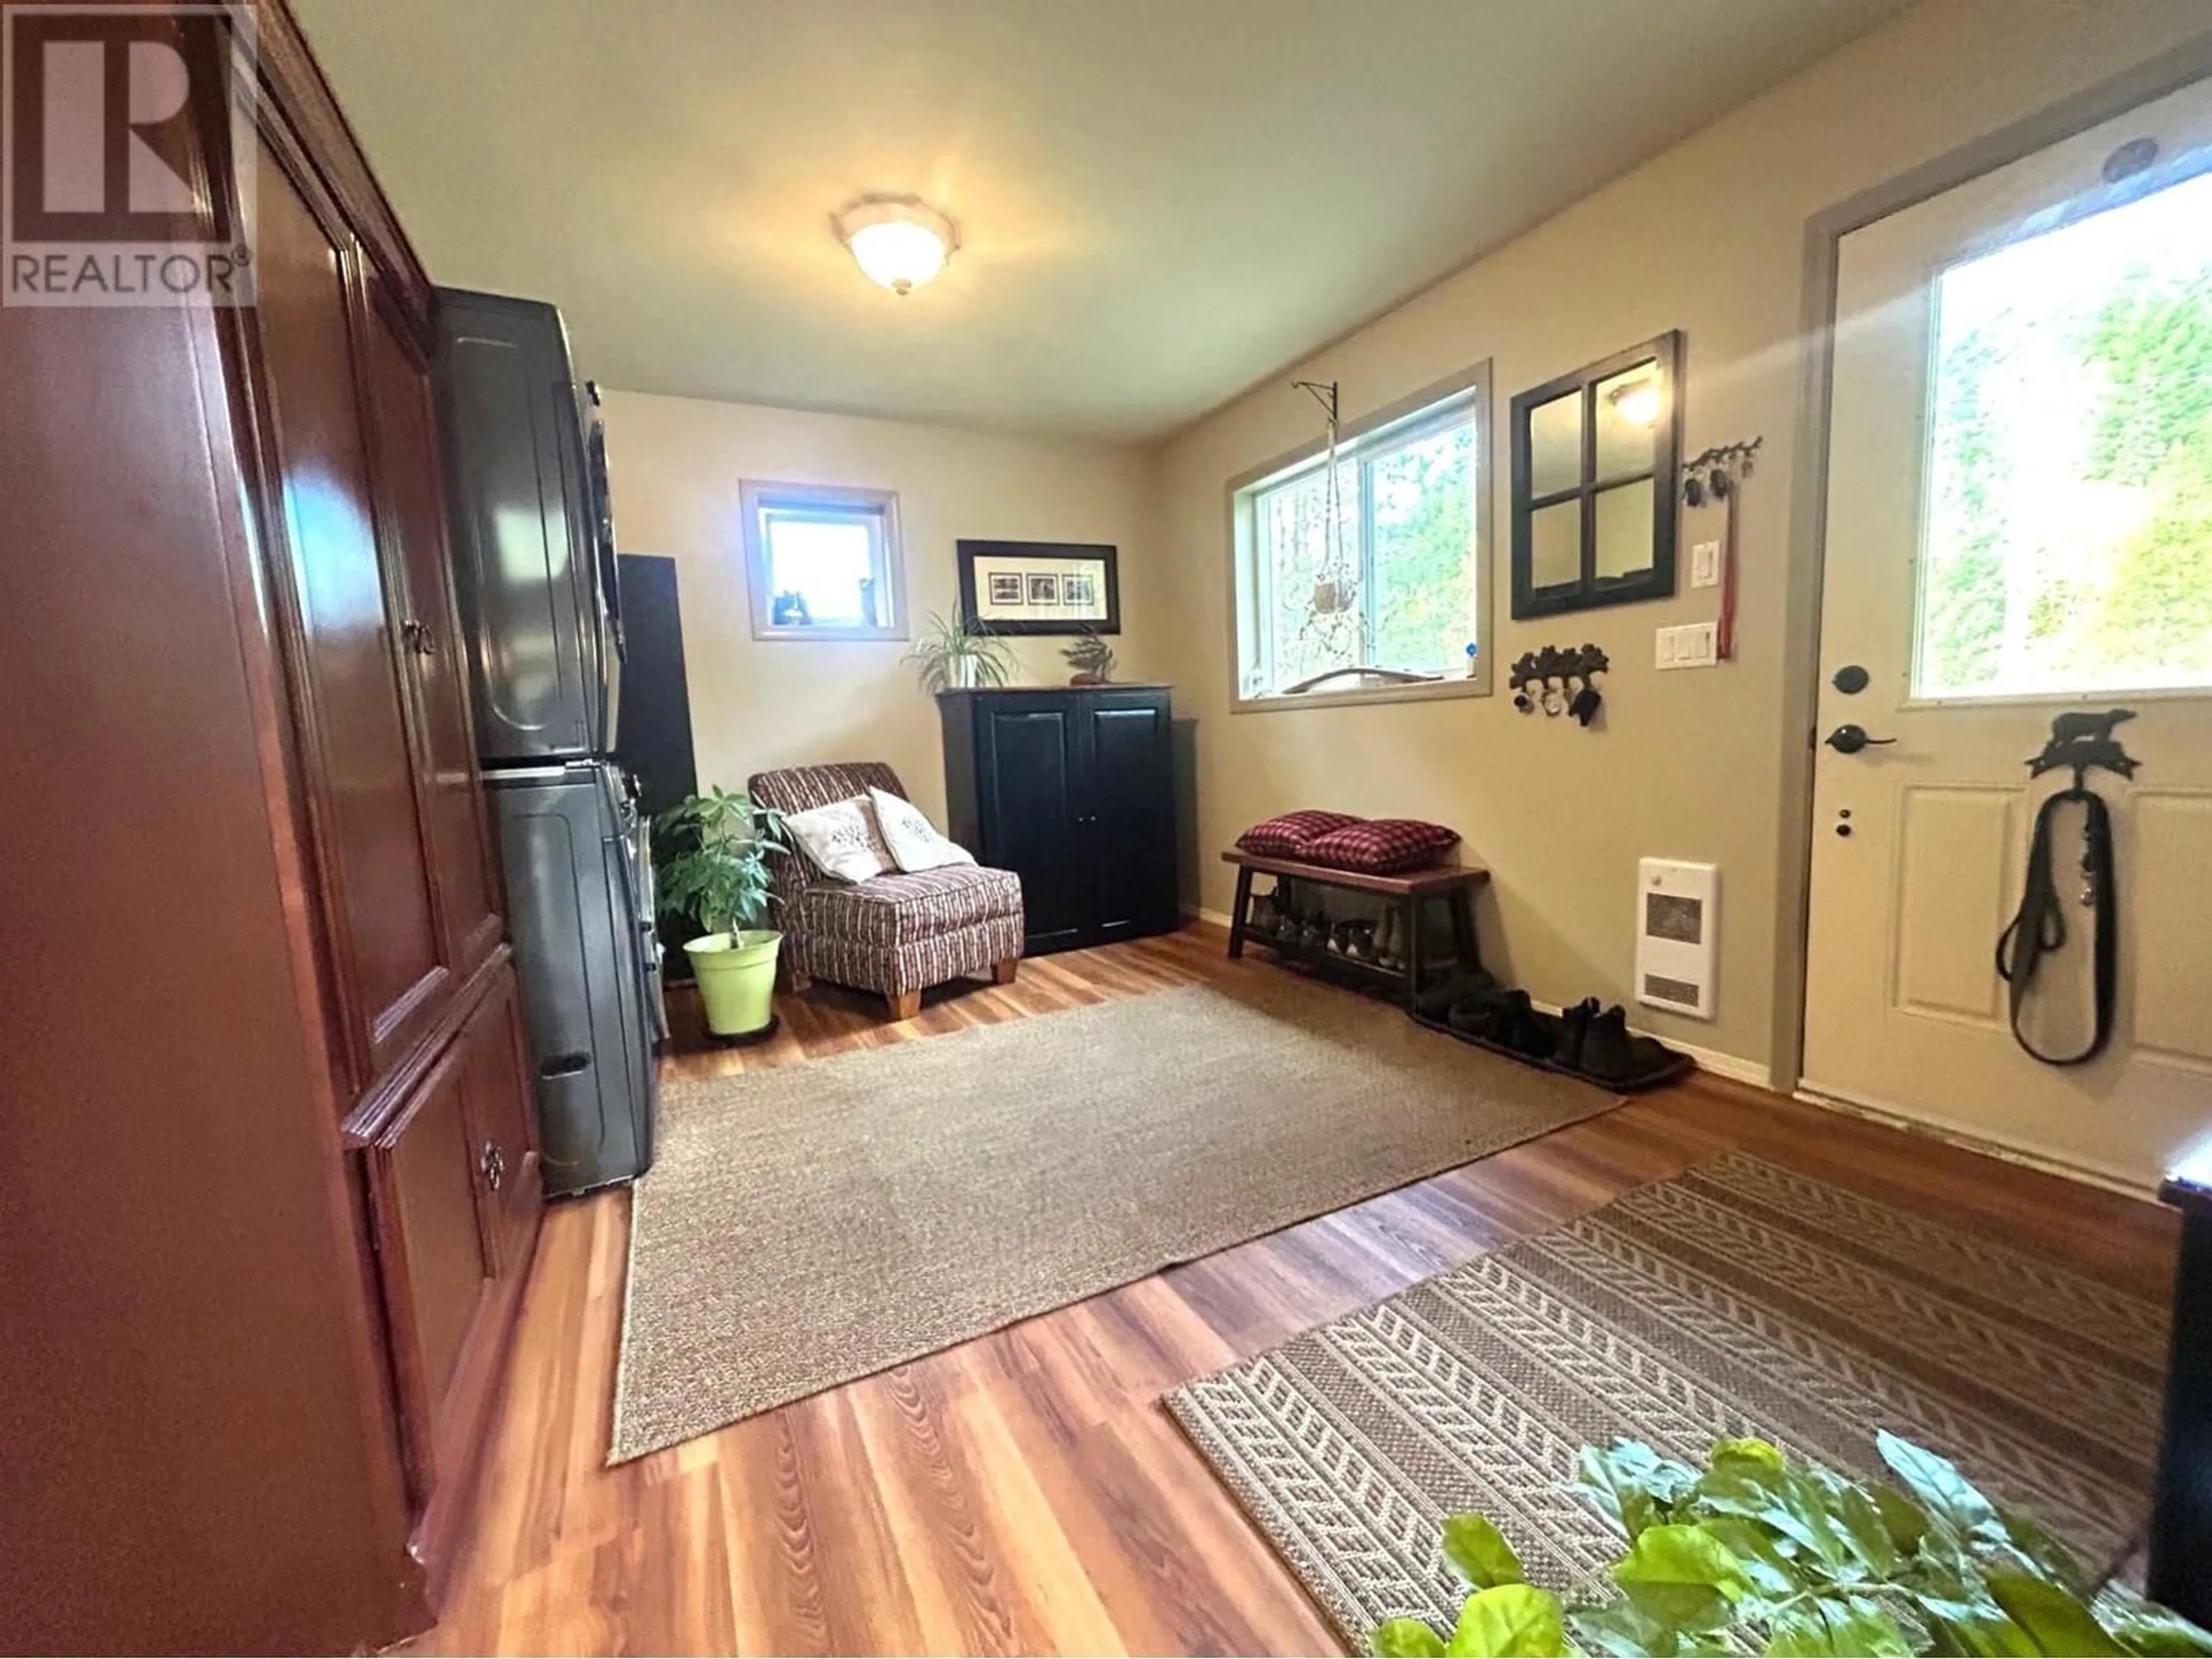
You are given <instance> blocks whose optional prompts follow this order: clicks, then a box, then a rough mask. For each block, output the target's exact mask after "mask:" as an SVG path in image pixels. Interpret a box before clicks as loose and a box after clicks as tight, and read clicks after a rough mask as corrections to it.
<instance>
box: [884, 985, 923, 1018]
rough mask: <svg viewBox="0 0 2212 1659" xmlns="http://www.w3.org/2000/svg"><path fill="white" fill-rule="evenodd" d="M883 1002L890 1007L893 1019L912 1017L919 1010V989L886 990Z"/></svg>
mask: <svg viewBox="0 0 2212 1659" xmlns="http://www.w3.org/2000/svg"><path fill="white" fill-rule="evenodd" d="M884 1004H885V1005H886V1006H888V1007H889V1008H890V1011H891V1018H893V1019H912V1018H914V1017H915V1015H916V1014H918V1013H920V1012H921V992H919V991H886V992H884Z"/></svg>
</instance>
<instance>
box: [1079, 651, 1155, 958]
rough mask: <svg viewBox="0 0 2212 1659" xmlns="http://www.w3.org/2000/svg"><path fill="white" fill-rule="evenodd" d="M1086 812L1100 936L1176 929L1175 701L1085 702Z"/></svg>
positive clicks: (1139, 697) (1105, 696)
mask: <svg viewBox="0 0 2212 1659" xmlns="http://www.w3.org/2000/svg"><path fill="white" fill-rule="evenodd" d="M1077 707H1078V708H1079V710H1080V711H1081V712H1080V714H1079V716H1078V718H1079V720H1081V722H1082V726H1083V740H1084V741H1083V749H1084V757H1085V763H1086V764H1085V768H1084V773H1083V777H1084V789H1083V801H1084V805H1083V813H1082V816H1083V817H1084V819H1085V822H1084V823H1083V825H1082V831H1083V833H1082V835H1081V836H1079V842H1080V843H1081V844H1083V845H1084V846H1085V848H1086V849H1087V851H1088V854H1089V861H1090V866H1091V872H1092V877H1093V884H1094V887H1095V890H1096V901H1095V905H1096V908H1095V910H1094V913H1093V914H1094V918H1095V922H1096V927H1095V929H1094V937H1095V938H1096V939H1097V942H1098V943H1100V944H1108V943H1111V942H1112V941H1114V940H1115V939H1138V938H1141V937H1143V936H1144V935H1145V934H1147V933H1159V932H1162V931H1163V930H1164V929H1165V928H1167V927H1171V926H1173V925H1174V920H1175V918H1174V905H1175V890H1176V889H1175V824H1174V822H1173V820H1172V816H1171V814H1172V811H1173V808H1172V802H1173V800H1174V777H1173V770H1172V760H1171V756H1172V752H1173V751H1172V749H1171V747H1170V734H1169V731H1168V702H1167V699H1166V698H1165V697H1164V696H1161V695H1159V694H1158V692H1152V691H1132V692H1119V693H1116V692H1112V691H1098V692H1092V693H1090V694H1087V695H1086V696H1083V697H1082V698H1081V699H1079V702H1078V704H1077Z"/></svg>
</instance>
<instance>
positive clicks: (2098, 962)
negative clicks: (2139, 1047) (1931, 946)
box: [1997, 775, 2120, 1066]
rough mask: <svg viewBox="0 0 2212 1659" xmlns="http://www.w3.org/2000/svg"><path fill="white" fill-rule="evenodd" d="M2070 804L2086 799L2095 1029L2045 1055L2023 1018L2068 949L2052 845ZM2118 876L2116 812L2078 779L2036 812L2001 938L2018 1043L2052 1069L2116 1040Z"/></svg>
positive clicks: (2000, 960) (2078, 1061)
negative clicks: (2030, 998) (2083, 1040)
mask: <svg viewBox="0 0 2212 1659" xmlns="http://www.w3.org/2000/svg"><path fill="white" fill-rule="evenodd" d="M2069 801H2080V802H2081V805H2082V811H2083V812H2084V814H2085V815H2086V816H2085V818H2084V822H2083V823H2082V826H2081V843H2082V846H2081V874H2082V877H2083V879H2085V880H2086V881H2087V883H2088V884H2089V890H2090V892H2091V893H2092V895H2093V898H2092V900H2091V902H2092V904H2093V906H2094V908H2095V909H2096V913H2097V922H2096V935H2095V938H2094V939H2093V940H2092V941H2091V947H2092V949H2093V952H2094V955H2093V958H2092V965H2093V971H2094V975H2095V987H2094V989H2095V1000H2096V1014H2097V1029H2096V1031H2095V1033H2094V1034H2093V1036H2091V1037H2090V1039H2089V1042H2088V1046H2087V1047H2086V1048H2083V1049H2082V1050H2081V1052H2080V1053H2079V1054H2045V1053H2044V1052H2043V1051H2042V1050H2041V1049H2039V1048H2037V1047H2036V1046H2035V1045H2034V1044H2033V1043H2032V1042H2029V1041H2028V1040H2027V1033H2026V1032H2025V1031H2024V1030H2021V1011H2022V1009H2023V1008H2024V1007H2025V1006H2026V1005H2027V993H2028V989H2029V987H2031V986H2033V984H2034V983H2035V975H2036V970H2037V969H2039V967H2040V966H2041V965H2042V963H2043V958H2044V957H2046V956H2048V955H2050V954H2051V952H2052V951H2059V950H2063V949H2064V948H2065V945H2066V912H2065V901H2064V900H2063V899H2062V898H2061V897H2060V896H2059V893H2058V878H2057V872H2056V871H2055V870H2053V869H2052V867H2051V860H2052V857H2053V855H2054V854H2053V849H2052V847H2051V836H2052V831H2053V827H2054V826H2055V825H2056V824H2057V821H2058V813H2059V809H2060V808H2061V806H2062V805H2064V804H2065V803H2067V802H2069ZM2113 875H2114V872H2113V867H2112V812H2111V811H2110V810H2109V809H2108V808H2107V807H2106V805H2105V802H2104V798H2103V797H2102V796H2100V795H2099V794H2097V793H2095V792H2094V791H2093V790H2090V789H2086V788H2084V787H2081V783H2080V781H2079V780H2078V775H2077V779H2076V781H2075V786H2074V787H2072V788H2071V789H2062V790H2060V791H2059V792H2058V793H2057V794H2055V795H2053V796H2051V799H2048V800H2046V801H2045V802H2044V803H2043V807H2042V810H2041V811H2039V812H2037V813H2036V815H2035V834H2034V836H2033V838H2032V839H2031V840H2030V841H2029V842H2028V848H2027V884H2026V886H2025V887H2024V888H2023V889H2022V890H2021V897H2020V908H2019V910H2018V911H2017V912H2015V915H2014V916H2013V919H2012V921H2011V922H2010V924H2009V925H2008V926H2007V927H2006V928H2005V930H2004V932H2003V933H2001V934H1999V935H1998V937H1997V975H1998V976H1999V977H2000V978H2002V980H2003V981H2005V983H2006V984H2007V985H2008V986H2010V987H2012V1034H2013V1038H2014V1040H2015V1042H2018V1043H2019V1044H2020V1046H2021V1048H2025V1049H2026V1050H2027V1052H2028V1053H2029V1054H2033V1056H2034V1057H2035V1058H2036V1059H2038V1060H2041V1061H2042V1062H2043V1063H2044V1064H2045V1065H2046V1066H2080V1065H2083V1064H2085V1063H2087V1061H2089V1060H2094V1059H2095V1058H2096V1057H2097V1056H2098V1055H2099V1054H2102V1053H2103V1052H2104V1050H2105V1044H2106V1042H2109V1041H2111V1039H2112V1006H2113V1001H2114V999H2115V996H2116V994H2117V991H2118V966H2119V955H2120V921H2119V892H2118V888H2117V887H2116V886H2115V885H2114V882H2113Z"/></svg>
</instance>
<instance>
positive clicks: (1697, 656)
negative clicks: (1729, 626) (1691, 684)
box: [1653, 622, 1720, 668]
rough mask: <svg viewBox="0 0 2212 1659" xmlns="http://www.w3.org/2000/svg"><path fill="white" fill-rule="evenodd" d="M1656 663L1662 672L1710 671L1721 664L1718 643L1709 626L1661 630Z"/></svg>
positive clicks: (1701, 624) (1658, 635)
mask: <svg viewBox="0 0 2212 1659" xmlns="http://www.w3.org/2000/svg"><path fill="white" fill-rule="evenodd" d="M1656 640H1657V647H1656V653H1655V655H1654V658H1653V660H1654V661H1655V663H1656V665H1657V666H1659V667H1661V668H1711V666H1712V665H1714V664H1715V663H1717V662H1718V661H1719V660H1720V649H1719V640H1718V638H1717V635H1716V634H1715V630H1714V624H1712V623H1709V622H1704V623H1683V624H1682V625H1681V626H1680V627H1679V628H1662V629H1659V630H1658V632H1657V635H1656Z"/></svg>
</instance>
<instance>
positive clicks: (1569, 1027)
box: [1552, 997, 1598, 1071]
mask: <svg viewBox="0 0 2212 1659" xmlns="http://www.w3.org/2000/svg"><path fill="white" fill-rule="evenodd" d="M1597 1010H1598V1000H1597V999H1596V998H1595V997H1584V998H1583V1000H1581V1001H1580V1002H1577V1004H1575V1006H1573V1007H1571V1008H1562V1009H1560V1010H1559V1047H1558V1048H1556V1049H1554V1050H1553V1054H1552V1058H1553V1060H1557V1061H1559V1064H1560V1065H1562V1066H1565V1067H1567V1068H1568V1069H1569V1070H1570V1071H1573V1070H1576V1069H1577V1068H1578V1067H1580V1066H1581V1065H1582V1063H1583V1042H1584V1040H1585V1039H1586V1038H1587V1036H1589V1027H1590V1022H1591V1021H1592V1020H1594V1019H1595V1018H1597Z"/></svg>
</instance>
